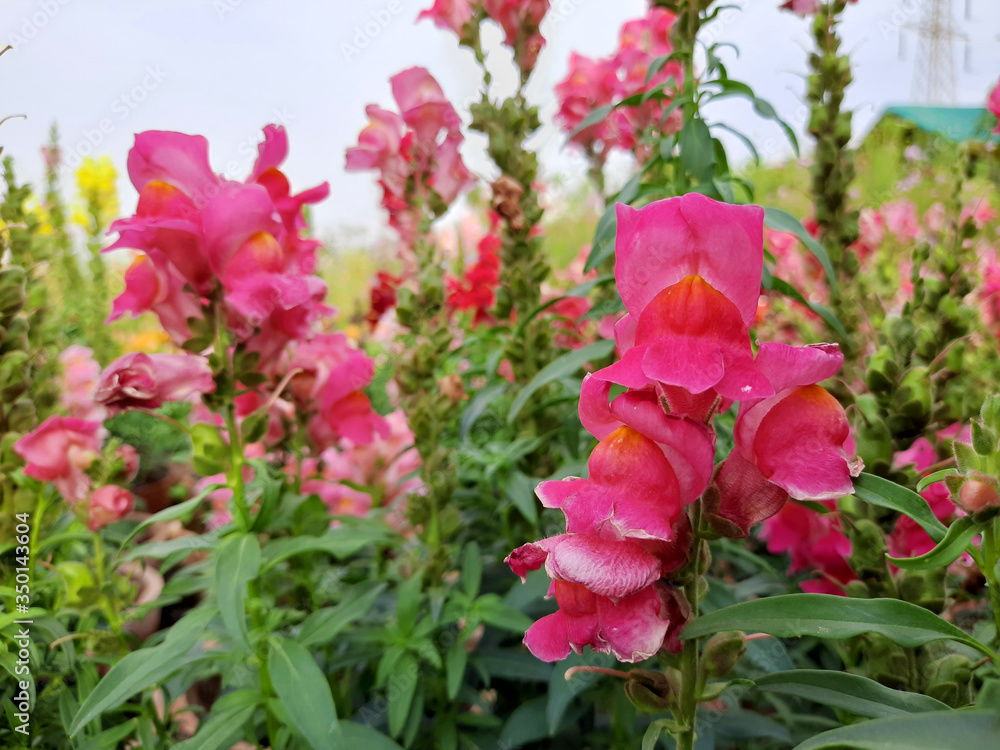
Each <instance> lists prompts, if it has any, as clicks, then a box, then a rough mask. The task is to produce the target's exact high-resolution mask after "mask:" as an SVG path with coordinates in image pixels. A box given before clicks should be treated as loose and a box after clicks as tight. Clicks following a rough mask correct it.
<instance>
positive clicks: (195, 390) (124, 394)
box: [94, 352, 215, 414]
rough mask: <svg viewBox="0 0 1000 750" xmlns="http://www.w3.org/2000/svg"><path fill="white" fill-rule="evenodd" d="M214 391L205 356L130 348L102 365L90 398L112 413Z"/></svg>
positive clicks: (148, 406)
mask: <svg viewBox="0 0 1000 750" xmlns="http://www.w3.org/2000/svg"><path fill="white" fill-rule="evenodd" d="M214 391H215V380H214V379H213V377H212V368H211V367H210V366H209V364H208V360H206V359H205V358H204V357H200V356H197V355H195V354H144V353H143V352H132V353H130V354H126V355H124V356H122V357H119V358H118V359H116V360H115V361H114V362H112V363H111V364H110V365H108V366H107V368H105V370H104V372H103V373H101V379H100V381H99V383H98V385H97V389H96V391H95V393H94V399H95V400H96V401H97V402H98V403H100V404H103V405H104V406H106V407H107V408H108V411H109V412H111V413H112V414H116V413H118V412H122V411H126V410H127V409H159V408H160V407H161V406H163V405H164V404H165V403H167V402H168V401H187V400H189V399H191V398H192V397H193V396H195V395H199V394H202V393H212V392H214Z"/></svg>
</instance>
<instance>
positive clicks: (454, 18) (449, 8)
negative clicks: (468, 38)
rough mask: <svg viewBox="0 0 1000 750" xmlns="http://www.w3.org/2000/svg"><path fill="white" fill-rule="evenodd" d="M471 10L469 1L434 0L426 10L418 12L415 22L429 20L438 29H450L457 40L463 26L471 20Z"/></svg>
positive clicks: (460, 35) (461, 34)
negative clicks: (456, 36)
mask: <svg viewBox="0 0 1000 750" xmlns="http://www.w3.org/2000/svg"><path fill="white" fill-rule="evenodd" d="M472 15H473V10H472V5H471V4H470V3H469V0H434V5H432V6H431V7H430V8H428V9H427V10H422V11H420V14H419V15H418V16H417V20H418V21H420V20H422V19H424V18H429V19H431V20H432V21H433V22H434V25H435V26H437V27H438V28H439V29H451V30H452V31H454V32H455V33H456V34H457V35H458V36H459V38H461V37H462V36H463V29H464V28H465V25H466V24H467V23H469V21H471V20H472Z"/></svg>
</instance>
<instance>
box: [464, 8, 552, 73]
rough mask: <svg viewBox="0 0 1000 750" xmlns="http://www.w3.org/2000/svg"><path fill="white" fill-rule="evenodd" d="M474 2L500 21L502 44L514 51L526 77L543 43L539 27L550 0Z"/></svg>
mask: <svg viewBox="0 0 1000 750" xmlns="http://www.w3.org/2000/svg"><path fill="white" fill-rule="evenodd" d="M477 3H478V4H480V5H481V6H482V8H483V10H485V11H486V15H488V16H489V17H490V18H492V19H493V20H494V21H496V22H497V23H498V24H500V28H502V29H503V32H504V43H505V44H506V45H507V46H508V47H510V48H511V49H512V50H513V52H514V60H515V61H516V62H517V64H518V67H519V68H520V69H521V73H522V75H524V76H527V75H528V74H529V73H530V72H531V71H532V69H533V68H534V67H535V63H536V62H537V61H538V53H539V52H541V50H542V46H543V45H544V44H545V39H544V38H543V37H542V35H541V33H539V26H541V23H542V19H543V18H545V14H546V13H548V10H549V0H477Z"/></svg>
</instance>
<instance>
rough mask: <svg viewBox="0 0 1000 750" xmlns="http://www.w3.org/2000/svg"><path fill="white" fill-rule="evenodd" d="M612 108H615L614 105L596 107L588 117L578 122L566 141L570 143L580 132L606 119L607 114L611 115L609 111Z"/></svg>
mask: <svg viewBox="0 0 1000 750" xmlns="http://www.w3.org/2000/svg"><path fill="white" fill-rule="evenodd" d="M614 108H615V107H614V105H611V104H608V105H606V106H604V107H598V108H597V109H595V110H593V111H592V112H591V113H590V114H589V115H587V116H586V117H584V118H583V119H582V120H581V121H580V124H579V125H577V126H576V127H575V128H573V131H572V132H571V133H570V134H569V136H568V137H567V138H566V140H567V141H571V140H573V139H574V138H575V137H576V136H577V134H578V133H581V132H582V131H584V130H586V129H587V128H589V127H590V126H591V125H596V124H597V123H599V122H600V121H601V120H603V119H604V118H605V117H607V116H608V115H609V114H611V110H613V109H614Z"/></svg>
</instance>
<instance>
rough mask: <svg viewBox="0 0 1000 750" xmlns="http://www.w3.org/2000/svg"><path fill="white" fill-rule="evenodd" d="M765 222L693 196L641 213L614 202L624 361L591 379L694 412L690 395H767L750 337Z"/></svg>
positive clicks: (748, 210) (618, 331)
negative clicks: (647, 391)
mask: <svg viewBox="0 0 1000 750" xmlns="http://www.w3.org/2000/svg"><path fill="white" fill-rule="evenodd" d="M763 216H764V213H763V211H762V210H761V209H760V208H758V207H756V206H733V205H727V204H724V203H718V202H716V201H713V200H711V199H710V198H706V197H705V196H702V195H699V194H697V193H690V194H688V195H685V196H682V197H680V198H670V199H667V200H662V201H657V202H655V203H652V204H650V205H648V206H646V207H645V208H642V209H639V210H636V209H633V208H630V207H628V206H624V205H619V206H618V235H617V239H616V243H615V247H616V261H615V278H616V280H617V282H618V289H619V291H620V293H621V297H622V301H623V302H624V303H625V308H626V309H627V310H628V314H627V315H626V316H625V317H623V318H622V319H621V320H620V321H618V323H617V325H616V326H615V340H616V342H617V344H618V352H619V354H620V355H621V360H619V361H618V362H616V363H614V364H613V365H610V366H609V367H606V368H604V369H603V370H601V371H600V372H599V373H597V377H600V378H601V379H604V380H608V381H610V382H613V383H618V384H620V385H624V386H627V387H629V388H646V387H648V386H651V385H653V384H656V385H657V386H658V387H659V388H660V389H661V390H662V391H663V394H664V396H665V398H666V399H667V401H668V402H669V403H670V404H671V408H672V409H674V410H675V411H688V410H689V409H691V408H693V407H692V406H691V405H690V404H689V402H690V397H691V396H702V398H700V399H697V402H698V406H699V409H700V408H703V407H704V404H705V403H707V405H708V406H711V405H712V403H713V401H714V399H715V398H716V397H717V396H718V397H721V398H723V399H730V400H737V399H746V398H764V397H767V396H771V395H773V393H774V389H773V388H772V387H771V385H770V383H769V382H768V381H767V378H765V377H764V376H763V375H762V374H761V373H760V372H758V370H757V368H756V365H755V364H754V357H753V350H752V349H751V346H750V334H749V326H750V325H751V324H752V323H753V321H754V318H755V315H756V313H757V301H758V299H759V297H760V278H761V273H762V268H763V262H764V251H763ZM681 404H685V406H681ZM697 416H703V414H699V415H697Z"/></svg>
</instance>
